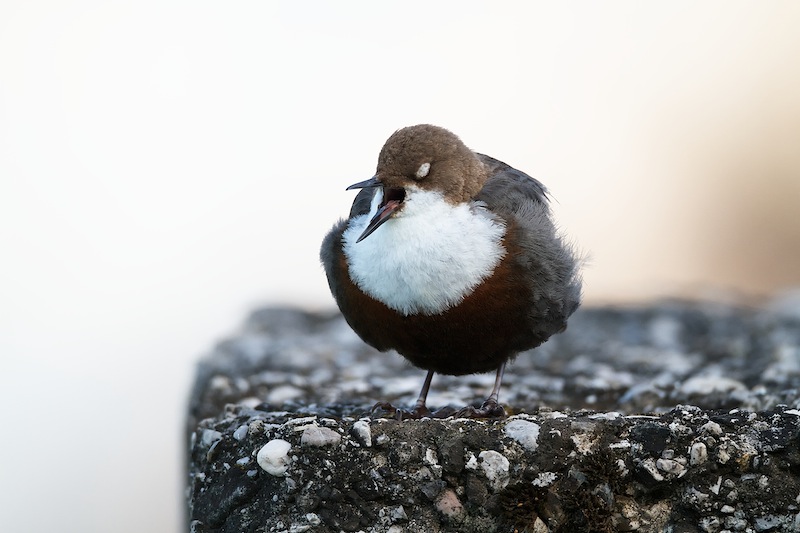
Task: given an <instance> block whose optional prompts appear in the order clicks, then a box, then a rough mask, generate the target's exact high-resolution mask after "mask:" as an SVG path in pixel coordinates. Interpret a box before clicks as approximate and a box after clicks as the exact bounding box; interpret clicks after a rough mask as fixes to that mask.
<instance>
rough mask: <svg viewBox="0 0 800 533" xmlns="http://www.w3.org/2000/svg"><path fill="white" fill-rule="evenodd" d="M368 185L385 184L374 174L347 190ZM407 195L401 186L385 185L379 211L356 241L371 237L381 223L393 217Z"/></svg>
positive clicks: (381, 185) (379, 185) (378, 185)
mask: <svg viewBox="0 0 800 533" xmlns="http://www.w3.org/2000/svg"><path fill="white" fill-rule="evenodd" d="M367 187H383V184H382V183H381V182H380V181H378V178H377V176H373V177H371V178H370V179H368V180H365V181H361V182H358V183H354V184H353V185H351V186H349V187H348V188H347V190H348V191H349V190H350V189H364V188H367ZM405 197H406V191H405V190H403V189H401V188H397V187H384V189H383V200H382V201H381V205H379V206H378V212H377V213H375V216H374V217H372V220H370V221H369V224H367V227H366V229H365V230H364V232H363V233H362V234H361V235H360V236H359V237H358V239H356V242H361V241H363V240H364V239H366V238H367V237H369V236H370V234H371V233H372V232H373V231H375V230H376V229H378V227H379V226H380V225H381V224H383V223H384V222H386V221H387V220H389V219H390V218H392V215H394V214H395V213H396V212H397V209H398V208H399V207H400V204H401V203H403V200H404V199H405Z"/></svg>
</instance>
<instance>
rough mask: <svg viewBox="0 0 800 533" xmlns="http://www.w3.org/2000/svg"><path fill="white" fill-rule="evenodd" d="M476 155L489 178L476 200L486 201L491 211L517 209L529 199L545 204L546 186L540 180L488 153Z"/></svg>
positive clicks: (511, 210) (503, 211) (546, 196)
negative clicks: (487, 171) (486, 169)
mask: <svg viewBox="0 0 800 533" xmlns="http://www.w3.org/2000/svg"><path fill="white" fill-rule="evenodd" d="M477 156H478V158H479V159H480V160H481V161H482V162H483V164H484V165H486V167H487V168H488V169H489V179H488V180H486V183H485V184H484V186H483V188H482V189H481V190H480V192H478V194H477V196H476V197H475V199H476V200H479V201H482V202H486V204H487V205H488V206H489V207H490V208H491V209H492V210H493V211H497V212H500V213H508V212H514V211H517V210H519V208H520V207H521V205H522V204H523V203H526V202H530V201H531V200H533V201H535V202H539V203H541V204H544V205H545V206H546V205H547V202H548V195H547V188H546V187H545V186H544V185H542V183H541V182H540V181H538V180H536V179H534V178H532V177H530V176H528V175H527V174H525V173H524V172H522V171H521V170H517V169H516V168H514V167H512V166H510V165H507V164H505V163H503V162H502V161H498V160H497V159H495V158H493V157H489V156H488V155H484V154H477Z"/></svg>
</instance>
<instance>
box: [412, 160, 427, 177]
mask: <svg viewBox="0 0 800 533" xmlns="http://www.w3.org/2000/svg"><path fill="white" fill-rule="evenodd" d="M430 169H431V164H430V163H422V164H421V165H420V166H419V168H418V169H417V173H416V174H414V175H415V176H416V177H417V179H420V180H421V179H422V178H424V177H425V176H427V175H428V171H430Z"/></svg>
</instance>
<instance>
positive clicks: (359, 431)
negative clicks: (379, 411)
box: [353, 420, 372, 448]
mask: <svg viewBox="0 0 800 533" xmlns="http://www.w3.org/2000/svg"><path fill="white" fill-rule="evenodd" d="M353 436H354V437H355V438H356V439H358V442H359V444H361V445H362V446H364V447H365V448H369V447H371V446H372V431H371V430H370V429H369V422H367V421H366V420H358V421H357V422H356V423H355V424H353Z"/></svg>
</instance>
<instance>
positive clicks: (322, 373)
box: [187, 302, 800, 532]
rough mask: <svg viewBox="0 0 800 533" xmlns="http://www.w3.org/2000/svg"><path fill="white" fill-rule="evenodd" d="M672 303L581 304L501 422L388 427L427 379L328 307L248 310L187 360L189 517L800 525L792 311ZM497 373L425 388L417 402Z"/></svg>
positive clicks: (273, 525) (510, 391)
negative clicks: (397, 407)
mask: <svg viewBox="0 0 800 533" xmlns="http://www.w3.org/2000/svg"><path fill="white" fill-rule="evenodd" d="M796 309H797V307H796V306H788V307H787V306H783V307H781V308H780V310H778V309H772V310H748V309H739V308H732V307H727V306H723V305H709V304H688V303H680V302H670V303H662V304H658V305H654V306H651V307H642V308H627V309H621V308H599V309H587V310H584V311H581V312H579V314H577V315H576V316H575V318H574V319H573V320H572V321H571V322H570V329H569V331H568V332H567V333H565V334H564V335H561V336H558V337H555V338H554V339H553V340H552V341H551V342H549V343H548V344H547V345H545V346H543V347H542V348H540V349H537V350H534V351H532V352H530V353H524V354H521V355H520V357H519V358H518V359H517V361H516V362H515V364H514V365H513V366H512V367H511V368H510V369H509V372H508V379H507V381H506V385H505V387H504V391H503V393H502V395H501V401H503V402H504V403H505V404H507V406H508V407H507V408H508V410H509V411H510V412H512V413H513V414H512V416H510V417H509V418H507V419H505V420H499V421H488V422H487V421H474V420H464V419H446V420H430V419H425V420H420V421H404V422H397V421H394V420H383V419H370V418H368V417H366V416H365V415H366V414H367V412H368V409H369V406H370V405H371V404H372V403H374V402H375V401H377V400H389V401H392V402H395V403H398V404H402V405H405V404H411V403H413V400H414V397H415V395H416V393H417V389H418V387H419V386H420V385H421V382H422V378H423V375H424V372H422V371H420V370H419V369H415V368H413V367H410V366H408V365H406V364H404V363H403V362H402V360H401V358H400V357H398V356H396V355H394V354H378V353H376V352H374V351H373V350H371V349H369V348H368V347H366V346H364V345H363V343H361V342H360V341H359V340H358V339H357V338H356V337H355V336H354V335H353V334H352V333H351V332H349V329H348V328H347V326H346V324H344V322H343V320H342V319H341V317H340V316H338V315H334V314H309V313H304V312H300V311H297V310H288V309H267V310H262V311H259V312H256V313H255V314H254V315H253V316H252V317H251V318H250V319H249V321H248V322H247V324H246V325H245V327H244V328H243V331H242V332H241V333H240V334H238V335H237V336H235V337H232V338H231V339H229V340H227V341H225V342H223V343H221V344H220V345H219V346H218V348H217V349H216V350H215V352H214V353H212V354H211V355H210V356H209V357H208V358H206V359H205V360H204V361H203V362H202V363H201V365H200V367H199V371H198V379H197V384H196V386H195V389H194V391H193V395H192V400H191V403H190V414H189V423H188V428H187V430H188V436H189V440H190V453H189V460H188V474H189V477H188V500H189V502H188V503H189V506H188V508H189V523H190V528H191V530H192V531H196V532H206V531H208V532H210V531H219V532H233V531H236V532H241V531H259V532H260V531H264V532H267V531H292V532H300V531H315V532H316V531H321V532H327V531H365V532H367V531H375V532H378V531H381V532H383V531H391V532H400V531H412V530H416V531H426V532H427V531H476V532H478V531H480V532H490V531H503V532H505V531H509V532H510V531H515V530H516V531H535V532H545V531H564V532H578V531H642V532H649V531H676V532H678V531H702V532H722V531H759V532H761V531H776V532H777V531H781V532H782V531H800V514H799V513H800V511H799V510H798V507H800V505H798V500H799V499H800V409H798V408H800V392H799V391H798V386H799V385H800V319H798V314H795V312H794V311H795V310H796ZM491 381H492V376H464V377H461V378H452V377H447V376H443V377H441V378H440V377H438V376H437V378H435V379H434V384H433V388H434V392H433V393H432V394H431V396H430V405H431V406H432V407H439V406H442V405H446V404H451V405H454V406H462V405H463V404H464V403H467V402H480V401H481V400H482V398H483V395H485V393H486V391H487V390H488V388H490V386H491Z"/></svg>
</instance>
